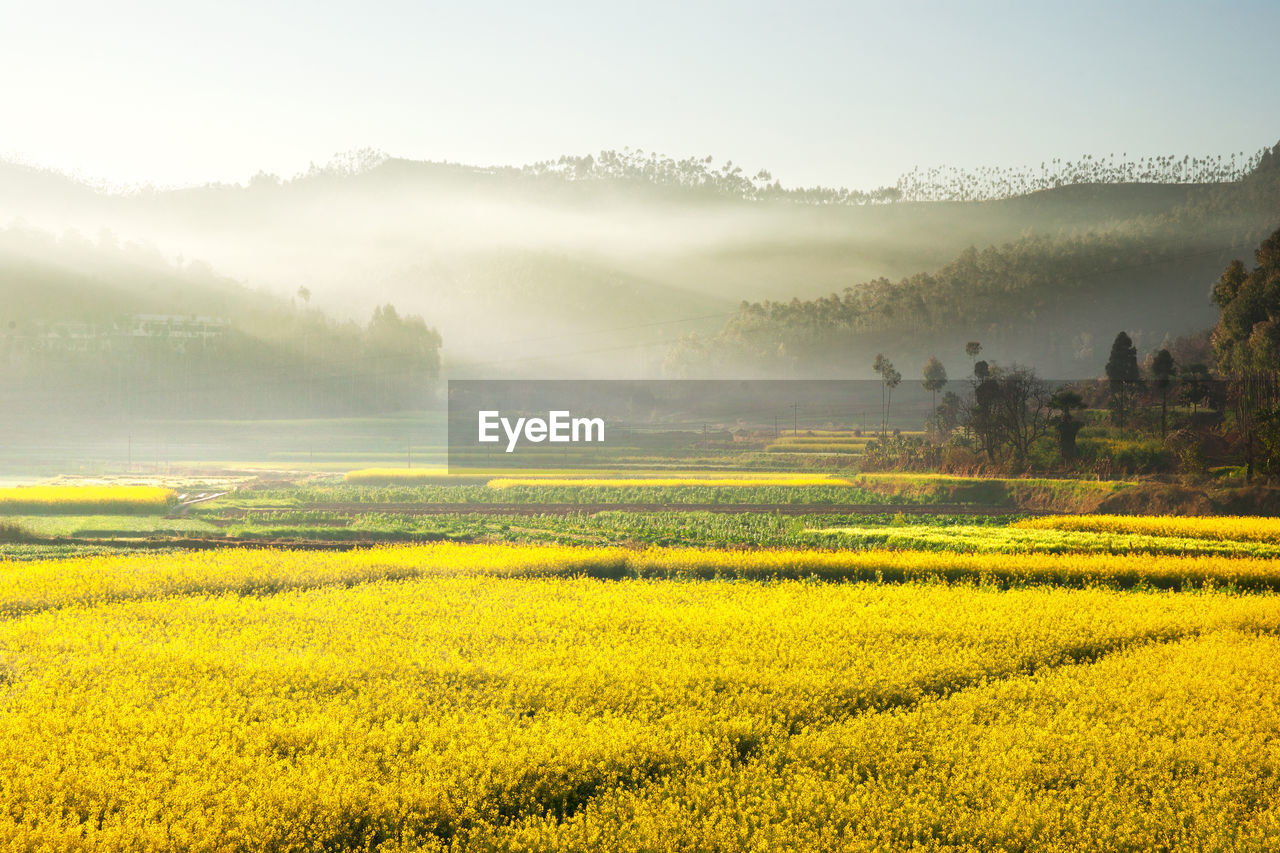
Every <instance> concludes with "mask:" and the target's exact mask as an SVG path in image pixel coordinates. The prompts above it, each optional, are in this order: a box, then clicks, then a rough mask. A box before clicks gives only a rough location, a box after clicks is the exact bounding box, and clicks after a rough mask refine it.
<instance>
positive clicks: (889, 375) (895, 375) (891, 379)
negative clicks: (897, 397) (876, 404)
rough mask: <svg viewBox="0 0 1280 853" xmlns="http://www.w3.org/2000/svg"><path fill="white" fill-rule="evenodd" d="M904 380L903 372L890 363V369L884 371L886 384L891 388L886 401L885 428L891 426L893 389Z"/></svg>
mask: <svg viewBox="0 0 1280 853" xmlns="http://www.w3.org/2000/svg"><path fill="white" fill-rule="evenodd" d="M901 382H902V374H901V373H899V372H898V371H897V370H895V369H894V367H893V365H892V364H891V365H889V369H888V370H886V371H885V372H884V384H885V387H886V388H888V389H889V396H888V397H886V398H885V401H884V420H885V428H886V429H888V426H889V407H890V405H891V404H892V403H893V389H894V388H897V387H898V385H899V384H900V383H901Z"/></svg>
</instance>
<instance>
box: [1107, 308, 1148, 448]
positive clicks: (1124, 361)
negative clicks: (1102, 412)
mask: <svg viewBox="0 0 1280 853" xmlns="http://www.w3.org/2000/svg"><path fill="white" fill-rule="evenodd" d="M1106 372H1107V379H1108V381H1109V382H1110V384H1111V406H1112V411H1113V412H1114V413H1115V417H1116V421H1117V423H1118V425H1119V427H1120V430H1121V432H1123V431H1124V416H1125V414H1126V413H1127V412H1128V410H1129V404H1130V400H1131V398H1132V394H1133V386H1134V385H1135V384H1136V383H1137V382H1138V381H1139V380H1141V379H1142V372H1141V371H1140V370H1138V348H1137V347H1135V346H1134V345H1133V340H1132V339H1131V338H1130V337H1129V335H1128V334H1126V333H1125V332H1121V333H1120V334H1118V335H1116V339H1115V341H1113V342H1112V344H1111V356H1110V358H1108V359H1107V366H1106Z"/></svg>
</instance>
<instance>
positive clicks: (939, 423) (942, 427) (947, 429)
mask: <svg viewBox="0 0 1280 853" xmlns="http://www.w3.org/2000/svg"><path fill="white" fill-rule="evenodd" d="M961 411H962V408H961V403H960V397H959V396H958V395H957V394H956V393H955V392H954V391H947V392H946V393H945V394H943V395H942V405H940V406H938V407H937V408H935V409H934V410H933V416H932V417H931V418H930V419H929V424H928V427H929V430H930V431H931V432H932V433H933V434H934V436H935V437H936V438H937V439H938V440H940V441H941V440H944V439H946V438H947V437H948V436H950V435H951V433H953V432H955V429H956V427H957V426H958V425H959V424H960V414H961Z"/></svg>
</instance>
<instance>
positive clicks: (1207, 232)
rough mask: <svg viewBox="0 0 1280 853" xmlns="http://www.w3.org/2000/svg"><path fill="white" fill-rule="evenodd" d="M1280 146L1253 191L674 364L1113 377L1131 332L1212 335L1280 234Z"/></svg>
mask: <svg viewBox="0 0 1280 853" xmlns="http://www.w3.org/2000/svg"><path fill="white" fill-rule="evenodd" d="M1278 154H1280V146H1277V148H1276V149H1271V150H1269V151H1266V152H1265V154H1264V156H1263V157H1262V158H1261V159H1260V160H1259V161H1257V163H1256V165H1254V167H1253V168H1252V169H1251V171H1250V172H1249V173H1248V174H1247V175H1246V176H1245V177H1244V178H1243V179H1242V180H1240V181H1237V182H1226V183H1222V184H1218V185H1209V186H1200V187H1196V188H1195V189H1194V191H1191V192H1189V193H1188V195H1187V197H1186V199H1185V201H1183V202H1182V203H1181V204H1179V205H1176V206H1174V207H1172V208H1170V209H1168V210H1166V211H1163V212H1147V213H1140V214H1138V215H1134V216H1132V217H1130V218H1127V219H1125V220H1122V221H1119V222H1115V223H1113V224H1112V225H1111V226H1110V227H1106V228H1102V227H1097V228H1090V229H1080V230H1077V231H1075V232H1074V233H1060V234H1045V233H1030V234H1027V235H1026V236H1023V237H1021V238H1020V239H1017V240H1013V241H1009V242H1005V243H1002V244H1000V245H988V246H986V247H984V248H982V249H977V248H975V247H969V248H966V249H964V250H963V251H961V252H960V253H959V254H958V255H956V256H955V257H954V258H953V259H952V260H951V261H950V262H948V263H946V264H944V265H942V266H941V267H939V268H938V269H937V270H935V271H932V272H919V273H916V274H914V275H910V276H906V277H903V278H900V279H897V280H890V279H889V278H886V277H880V278H875V279H872V280H869V281H864V282H862V283H859V284H854V285H851V286H849V287H846V288H844V289H843V290H842V291H841V292H838V293H833V294H831V295H830V296H827V297H821V298H817V299H792V300H790V301H776V300H765V301H754V302H752V301H748V302H744V303H742V304H741V305H740V307H739V308H738V310H737V312H736V313H735V314H734V315H733V316H732V317H731V318H730V319H729V320H728V321H727V322H726V323H725V325H724V327H723V328H722V329H721V330H719V331H718V332H717V333H715V334H712V335H709V336H705V337H698V336H688V337H686V338H685V339H684V340H683V341H681V342H680V344H678V345H677V346H676V347H674V348H672V350H671V351H670V352H669V354H668V359H667V367H668V369H669V371H670V372H672V373H674V374H677V375H697V376H701V375H713V376H724V375H753V376H754V375H782V376H788V375H804V376H810V375H832V374H835V375H861V376H870V375H871V370H870V366H871V363H872V360H873V359H874V356H875V354H876V353H877V352H884V353H886V354H888V355H890V357H891V358H894V359H895V361H897V363H898V365H899V367H900V368H905V371H909V372H907V373H906V375H908V376H911V375H915V374H917V373H918V372H919V370H920V366H921V365H922V364H923V362H924V361H926V360H927V359H928V358H929V356H931V355H935V354H936V355H938V356H939V357H941V358H943V360H944V363H945V361H947V360H948V359H950V360H951V361H953V363H954V362H959V363H964V362H965V361H966V360H965V358H964V356H963V350H964V344H965V342H966V341H972V340H978V341H980V342H982V344H983V347H984V350H983V353H984V356H989V357H991V358H994V359H997V360H999V361H1002V362H1005V363H1009V362H1013V361H1018V362H1021V363H1024V364H1030V365H1033V366H1035V367H1036V368H1037V369H1038V370H1040V372H1041V373H1042V374H1049V375H1053V376H1059V377H1072V378H1074V377H1089V376H1096V375H1099V374H1100V373H1101V367H1102V362H1103V361H1105V357H1106V347H1107V346H1108V345H1109V342H1110V341H1111V339H1112V338H1113V337H1114V336H1115V334H1116V333H1117V332H1118V331H1121V330H1126V331H1128V332H1129V333H1130V334H1131V335H1132V336H1133V337H1134V338H1135V340H1136V341H1137V342H1138V343H1139V346H1140V348H1147V349H1150V348H1154V347H1156V346H1159V345H1160V344H1161V343H1162V342H1163V341H1164V340H1165V339H1166V338H1170V337H1175V336H1178V335H1182V334H1186V333H1190V332H1193V331H1195V330H1197V329H1200V328H1207V327H1209V326H1211V325H1213V323H1214V320H1215V317H1216V312H1215V310H1214V308H1213V306H1212V304H1211V303H1210V301H1209V290H1210V288H1211V286H1212V284H1213V282H1214V281H1216V280H1217V277H1218V275H1219V274H1220V273H1221V271H1222V269H1223V267H1225V266H1226V264H1227V263H1228V262H1229V261H1230V260H1232V259H1233V258H1239V257H1248V254H1249V251H1250V247H1252V246H1255V245H1257V244H1258V243H1259V242H1260V241H1261V239H1262V238H1263V237H1265V236H1266V235H1267V234H1268V233H1270V232H1271V231H1272V230H1274V229H1275V228H1276V227H1277V225H1280V156H1277V155H1278ZM1159 189H1160V188H1158V187H1146V186H1142V185H1138V186H1126V185H1099V186H1073V187H1068V188H1063V189H1056V190H1047V191H1042V192H1038V193H1034V194H1032V195H1028V196H1025V197H1022V198H1019V199H1012V200H1009V201H1008V202H1004V204H1006V205H1018V206H1023V207H1033V206H1035V205H1037V204H1052V203H1054V202H1053V201H1052V200H1051V199H1050V197H1051V196H1054V195H1068V194H1069V195H1074V196H1077V197H1081V196H1086V197H1087V196H1089V195H1095V196H1098V197H1106V196H1111V197H1116V196H1119V197H1123V198H1126V199H1128V200H1129V202H1130V203H1133V201H1134V200H1135V199H1137V198H1141V197H1142V196H1143V195H1144V194H1147V195H1149V194H1151V193H1152V192H1153V191H1154V192H1158V191H1159Z"/></svg>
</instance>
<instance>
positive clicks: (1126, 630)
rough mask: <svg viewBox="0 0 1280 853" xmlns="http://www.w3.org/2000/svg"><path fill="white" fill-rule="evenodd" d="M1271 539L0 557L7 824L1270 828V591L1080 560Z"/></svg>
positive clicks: (491, 844) (1167, 832) (831, 831)
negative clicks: (1136, 584) (1115, 547)
mask: <svg viewBox="0 0 1280 853" xmlns="http://www.w3.org/2000/svg"><path fill="white" fill-rule="evenodd" d="M1274 563H1275V561H1273V560H1257V559H1250V558H1224V557H1217V558H1210V557H1203V558H1181V557H1163V558H1162V557H1140V556H1127V555H1124V556H1121V555H1107V554H1073V555H1053V554H1031V555H1027V554H1022V555H1000V554H959V553H948V552H895V551H862V552H831V551H812V550H801V549H777V550H757V551H730V550H716V549H700V548H699V549H693V548H689V549H680V548H650V549H645V550H629V549H625V548H616V547H608V548H590V547H568V546H520V545H466V544H457V543H444V542H442V543H435V544H430V545H423V546H396V547H384V548H372V549H367V550H358V551H352V552H345V553H338V552H302V551H253V550H248V549H231V550H224V551H206V552H189V553H181V554H173V555H133V556H117V557H86V558H73V559H66V560H44V561H32V562H11V563H5V564H0V802H2V803H3V804H4V807H5V814H6V815H7V816H8V819H7V820H4V821H0V848H9V849H24V850H25V849H46V850H93V851H223V850H227V851H230V850H237V851H268V850H270V851H312V850H316V851H318V850H382V851H408V850H429V851H446V850H449V851H467V850H546V851H559V850H634V851H641V850H665V849H688V850H707V849H721V850H740V849H745V850H792V849H794V850H808V851H824V850H840V849H847V850H872V849H885V848H903V847H910V846H921V847H925V848H942V847H948V846H955V847H958V848H973V849H991V848H1001V849H1009V848H1018V849H1060V850H1072V849H1152V848H1162V849H1175V850H1199V849H1212V848H1218V849H1225V848H1232V849H1255V850H1266V849H1270V847H1272V846H1273V845H1274V842H1275V841H1276V840H1277V837H1278V836H1277V824H1276V821H1275V815H1276V814H1278V813H1280V811H1278V810H1280V792H1277V790H1276V789H1275V787H1274V784H1273V782H1274V779H1275V778H1277V776H1278V775H1280V671H1277V669H1276V667H1275V666H1274V661H1275V659H1276V658H1277V657H1280V641H1278V640H1277V639H1276V636H1275V635H1276V634H1277V633H1280V596H1278V595H1274V594H1270V593H1263V594H1248V595H1246V594H1239V593H1234V592H1226V591H1215V589H1213V588H1208V589H1201V590H1198V591H1196V592H1194V593H1187V592H1174V591H1164V592H1155V591H1143V592H1139V591H1125V590H1122V589H1117V588H1114V587H1107V586H1100V585H1096V584H1099V583H1102V582H1116V581H1123V580H1125V579H1126V578H1127V579H1133V578H1141V579H1144V580H1149V579H1151V578H1168V579H1171V580H1170V584H1169V585H1171V586H1178V585H1181V584H1182V583H1184V582H1186V581H1188V580H1199V581H1208V582H1210V587H1213V586H1216V585H1220V584H1222V583H1224V582H1225V581H1227V580H1232V581H1236V582H1239V581H1241V580H1242V579H1244V580H1248V579H1252V580H1253V581H1255V582H1256V583H1257V585H1259V586H1263V587H1265V586H1266V584H1268V583H1271V582H1272V581H1273V580H1274V579H1275V578H1276V570H1275V568H1274ZM698 578H721V580H716V581H703V580H698ZM786 578H795V579H792V580H788V579H786ZM813 578H824V579H828V580H831V581H838V580H845V581H857V580H860V579H866V580H874V579H876V578H883V579H888V580H899V581H904V582H902V583H875V582H872V583H858V582H846V583H834V582H814V580H813ZM1073 579H1074V580H1075V581H1077V582H1078V583H1080V584H1083V586H1081V587H1080V588H1074V589H1073V588H1064V587H1062V586H1057V585H1055V584H1056V583H1057V582H1059V581H1063V580H1073ZM1174 579H1176V580H1174ZM985 580H1000V581H1002V582H1016V583H1024V582H1030V583H1031V584H1032V585H1029V586H1021V585H1014V586H1012V587H1008V586H996V585H993V584H987V583H984V581H985ZM1245 585H1247V584H1245ZM1055 845H1056V846H1055Z"/></svg>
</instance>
